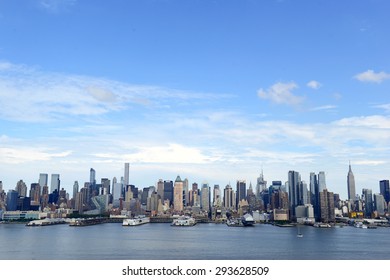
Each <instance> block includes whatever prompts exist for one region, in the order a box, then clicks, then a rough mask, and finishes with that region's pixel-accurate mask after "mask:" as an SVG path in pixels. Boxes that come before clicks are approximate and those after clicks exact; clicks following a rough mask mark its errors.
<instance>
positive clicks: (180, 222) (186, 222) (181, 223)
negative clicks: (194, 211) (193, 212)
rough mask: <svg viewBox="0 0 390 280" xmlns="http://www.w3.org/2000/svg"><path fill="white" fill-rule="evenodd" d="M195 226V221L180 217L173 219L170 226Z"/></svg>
mask: <svg viewBox="0 0 390 280" xmlns="http://www.w3.org/2000/svg"><path fill="white" fill-rule="evenodd" d="M194 225H196V220H195V219H194V218H192V217H188V216H181V217H179V218H177V219H174V220H173V222H172V224H171V226H179V227H188V226H194Z"/></svg>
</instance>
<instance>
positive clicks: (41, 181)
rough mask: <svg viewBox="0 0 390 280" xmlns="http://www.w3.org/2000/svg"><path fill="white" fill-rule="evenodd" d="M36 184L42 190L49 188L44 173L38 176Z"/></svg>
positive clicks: (46, 176)
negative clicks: (45, 187)
mask: <svg viewBox="0 0 390 280" xmlns="http://www.w3.org/2000/svg"><path fill="white" fill-rule="evenodd" d="M38 184H39V185H40V186H41V187H42V188H43V187H44V186H49V185H48V184H49V183H48V175H47V174H46V173H40V174H39V180H38Z"/></svg>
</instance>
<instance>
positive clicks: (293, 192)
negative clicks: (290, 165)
mask: <svg viewBox="0 0 390 280" xmlns="http://www.w3.org/2000/svg"><path fill="white" fill-rule="evenodd" d="M300 182H301V175H299V172H297V171H293V170H290V171H289V172H288V196H289V198H288V199H289V203H290V216H291V217H292V218H295V207H297V206H298V205H303V197H302V194H301V193H300V191H299V189H300V188H299V185H300Z"/></svg>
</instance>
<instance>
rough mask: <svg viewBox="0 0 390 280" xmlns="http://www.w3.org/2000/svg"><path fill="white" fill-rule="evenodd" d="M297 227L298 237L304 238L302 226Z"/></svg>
mask: <svg viewBox="0 0 390 280" xmlns="http://www.w3.org/2000/svg"><path fill="white" fill-rule="evenodd" d="M297 227H298V234H297V237H299V238H302V237H303V233H301V227H300V226H297Z"/></svg>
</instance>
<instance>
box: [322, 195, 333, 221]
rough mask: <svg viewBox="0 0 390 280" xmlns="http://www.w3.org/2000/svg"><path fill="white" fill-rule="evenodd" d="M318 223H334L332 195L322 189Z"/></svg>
mask: <svg viewBox="0 0 390 280" xmlns="http://www.w3.org/2000/svg"><path fill="white" fill-rule="evenodd" d="M320 212H321V213H320V217H321V218H320V221H321V222H324V223H329V222H334V221H335V209H334V194H333V192H328V190H327V189H324V190H323V191H322V192H320Z"/></svg>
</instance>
